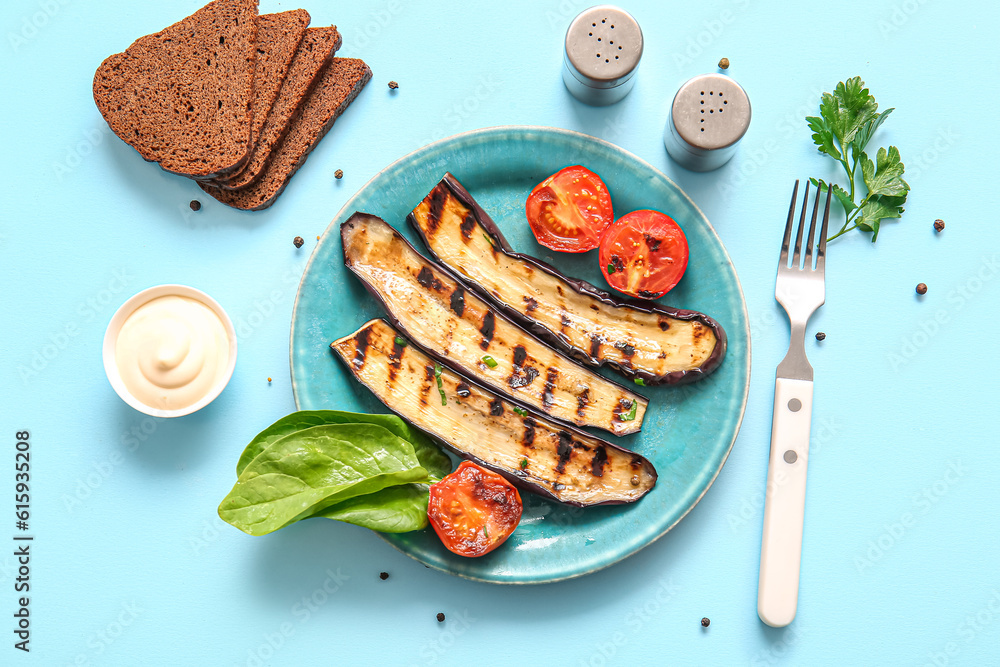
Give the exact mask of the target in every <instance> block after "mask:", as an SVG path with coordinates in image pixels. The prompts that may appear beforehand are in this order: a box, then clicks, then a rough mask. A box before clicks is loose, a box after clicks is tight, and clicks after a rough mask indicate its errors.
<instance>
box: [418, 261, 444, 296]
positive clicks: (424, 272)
mask: <svg viewBox="0 0 1000 667" xmlns="http://www.w3.org/2000/svg"><path fill="white" fill-rule="evenodd" d="M417 282H418V283H420V286H421V287H428V288H430V289H432V290H434V291H435V292H440V291H441V290H443V289H444V285H443V284H442V283H441V280H440V279H439V278H438V277H437V276H435V275H434V272H433V271H431V270H430V269H429V268H428V267H426V266H425V267H424V268H422V269H420V273H418V274H417Z"/></svg>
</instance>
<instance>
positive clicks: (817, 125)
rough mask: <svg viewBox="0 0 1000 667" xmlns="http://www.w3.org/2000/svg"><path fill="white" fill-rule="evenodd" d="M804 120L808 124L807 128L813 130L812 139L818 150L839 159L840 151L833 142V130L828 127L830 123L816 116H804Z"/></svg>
mask: <svg viewBox="0 0 1000 667" xmlns="http://www.w3.org/2000/svg"><path fill="white" fill-rule="evenodd" d="M806 122H807V123H808V124H809V129H810V130H812V131H813V141H814V142H816V145H817V146H819V152H820V153H826V154H827V155H829V156H830V157H832V158H833V159H834V160H839V159H840V151H839V150H837V147H836V146H835V145H834V143H833V130H831V129H830V124H829V123H827V122H826V120H824V119H823V118H817V117H816V116H806Z"/></svg>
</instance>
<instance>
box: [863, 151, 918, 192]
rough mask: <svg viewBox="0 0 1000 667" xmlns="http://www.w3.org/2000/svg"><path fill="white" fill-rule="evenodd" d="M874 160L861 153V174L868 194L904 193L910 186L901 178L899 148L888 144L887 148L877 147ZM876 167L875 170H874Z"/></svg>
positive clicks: (901, 165) (901, 167)
mask: <svg viewBox="0 0 1000 667" xmlns="http://www.w3.org/2000/svg"><path fill="white" fill-rule="evenodd" d="M875 160H876V162H872V161H871V159H870V158H869V157H868V156H867V155H865V154H864V153H862V154H861V174H862V176H863V177H864V180H865V187H867V188H868V195H869V196H872V195H889V196H890V197H900V196H903V195H905V194H906V192H907V191H908V190H909V189H910V186H909V185H907V184H906V181H904V180H903V178H902V176H903V163H902V162H900V161H899V149H898V148H896V147H895V146H889V150H888V151H886V150H885V149H884V148H880V149H878V153H876V154H875ZM876 167H877V171H876Z"/></svg>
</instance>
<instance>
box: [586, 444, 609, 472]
mask: <svg viewBox="0 0 1000 667" xmlns="http://www.w3.org/2000/svg"><path fill="white" fill-rule="evenodd" d="M607 462H608V449H607V448H606V447H605V446H604V445H600V446H598V447H597V448H596V449H595V450H594V456H593V458H591V459H590V470H591V472H593V473H594V477H604V466H605V464H606V463H607Z"/></svg>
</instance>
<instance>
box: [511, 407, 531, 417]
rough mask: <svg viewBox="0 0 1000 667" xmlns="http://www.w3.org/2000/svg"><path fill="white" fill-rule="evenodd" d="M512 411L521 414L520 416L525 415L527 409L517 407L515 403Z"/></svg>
mask: <svg viewBox="0 0 1000 667" xmlns="http://www.w3.org/2000/svg"><path fill="white" fill-rule="evenodd" d="M514 412H516V413H517V414H519V415H521V416H522V417H525V416H527V414H528V411H527V410H525V409H524V408H519V407H517V406H516V405H515V406H514Z"/></svg>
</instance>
